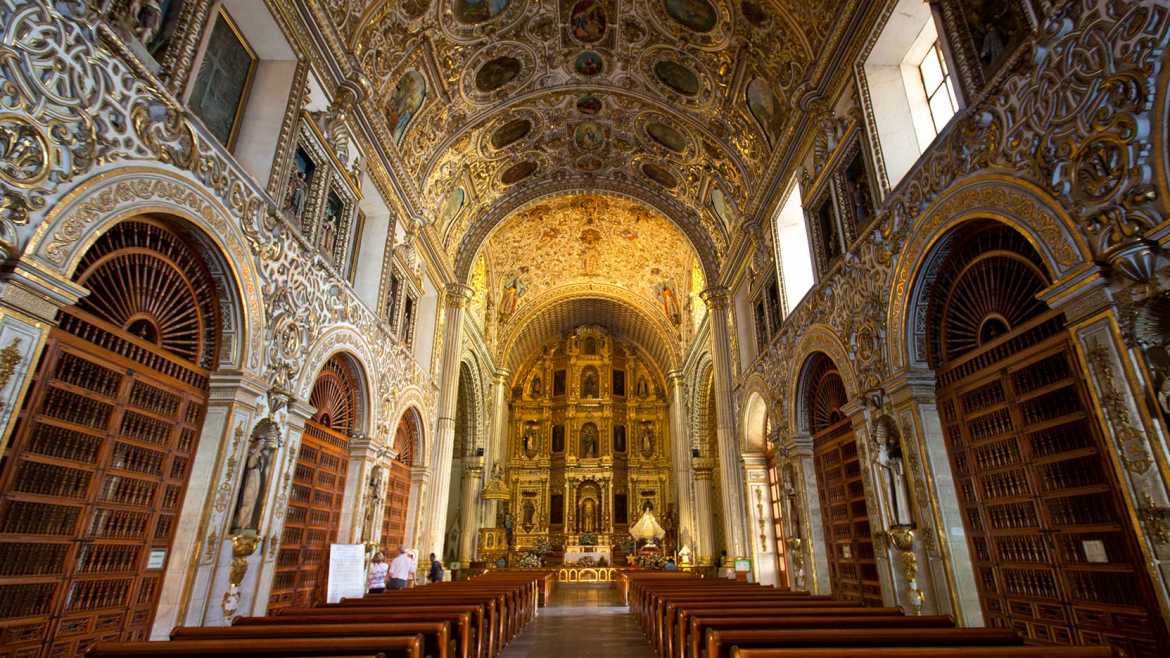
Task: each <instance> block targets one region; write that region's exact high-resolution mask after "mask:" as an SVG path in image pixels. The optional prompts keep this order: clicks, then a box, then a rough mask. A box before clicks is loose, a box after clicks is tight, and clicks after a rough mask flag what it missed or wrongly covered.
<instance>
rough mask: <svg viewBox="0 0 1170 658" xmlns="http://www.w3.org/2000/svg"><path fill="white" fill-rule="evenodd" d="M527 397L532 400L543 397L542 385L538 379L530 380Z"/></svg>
mask: <svg viewBox="0 0 1170 658" xmlns="http://www.w3.org/2000/svg"><path fill="white" fill-rule="evenodd" d="M528 395H529V396H530V397H534V398H538V397H540V396H541V395H544V384H543V383H542V382H541V381H540V377H533V378H532V385H531V386H530V387H529V389H528Z"/></svg>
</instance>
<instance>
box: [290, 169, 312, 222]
mask: <svg viewBox="0 0 1170 658" xmlns="http://www.w3.org/2000/svg"><path fill="white" fill-rule="evenodd" d="M308 187H309V182H308V179H307V178H306V177H305V172H303V171H300V170H297V171H296V172H294V173H293V175H292V176H290V177H289V179H288V192H286V193H285V196H284V211H285V212H286V213H288V214H290V215H292V216H293V217H296V218H297V219H300V217H301V212H302V211H304V209H305V191H306V190H307V189H308Z"/></svg>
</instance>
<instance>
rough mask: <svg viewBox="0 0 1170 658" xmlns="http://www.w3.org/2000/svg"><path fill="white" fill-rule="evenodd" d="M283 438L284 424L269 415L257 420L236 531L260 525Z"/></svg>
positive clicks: (238, 503)
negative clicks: (271, 468) (271, 471)
mask: <svg viewBox="0 0 1170 658" xmlns="http://www.w3.org/2000/svg"><path fill="white" fill-rule="evenodd" d="M279 441H280V426H278V425H277V424H276V423H274V422H273V421H272V420H271V419H268V418H265V419H264V420H262V421H260V422H259V423H257V425H256V427H255V428H254V429H253V430H252V436H251V437H250V438H249V440H248V453H247V456H246V457H245V458H244V479H243V483H242V484H241V485H240V493H239V496H238V498H237V499H236V513H235V515H234V516H233V517H232V526H231V527H232V534H239V533H240V531H242V530H257V529H259V528H260V512H261V511H262V510H263V508H264V491H265V489H266V485H267V483H268V467H269V466H270V465H271V463H272V453H274V452H275V451H276V448H277V447H278V445H279Z"/></svg>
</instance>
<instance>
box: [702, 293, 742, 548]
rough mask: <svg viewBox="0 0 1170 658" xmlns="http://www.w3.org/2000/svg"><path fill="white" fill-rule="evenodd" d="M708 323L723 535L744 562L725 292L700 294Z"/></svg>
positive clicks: (740, 473) (729, 338)
mask: <svg viewBox="0 0 1170 658" xmlns="http://www.w3.org/2000/svg"><path fill="white" fill-rule="evenodd" d="M702 296H703V301H704V302H706V304H707V310H708V311H709V313H708V317H710V320H711V357H712V361H713V363H714V374H715V410H716V417H717V422H716V426H715V430H716V436H717V438H718V441H719V476H720V478H721V479H722V482H723V491H722V494H723V497H722V498H723V534H724V545H725V546H727V552H728V557H731V558H747V557H748V555H749V553H748V551H749V548H748V547H749V544H748V541H747V523H748V521H747V516H746V515H745V514H744V509H745V505H744V482H743V460H742V459H741V457H740V453H739V442H738V441H737V440H736V435H735V404H734V402H733V399H732V385H733V381H734V377H733V375H732V372H731V334H730V330H729V328H728V326H727V324H728V323H727V313H728V309H729V307H730V297H729V294H728V291H727V289H726V288H708V289H707V290H705V291H703V295H702Z"/></svg>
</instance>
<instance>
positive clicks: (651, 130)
mask: <svg viewBox="0 0 1170 658" xmlns="http://www.w3.org/2000/svg"><path fill="white" fill-rule="evenodd" d="M646 134H647V135H650V139H653V140H654V141H656V142H658V143H659V144H661V145H662V146H665V147H666V148H668V149H670V150H672V151H674V152H675V153H682V152H683V151H685V150H687V138H686V137H684V136H683V134H682V133H680V132H679V131H677V130H675V129H674V128H671V127H670V126H668V125H666V124H665V123H660V122H658V121H653V122H651V123H648V124H646Z"/></svg>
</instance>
